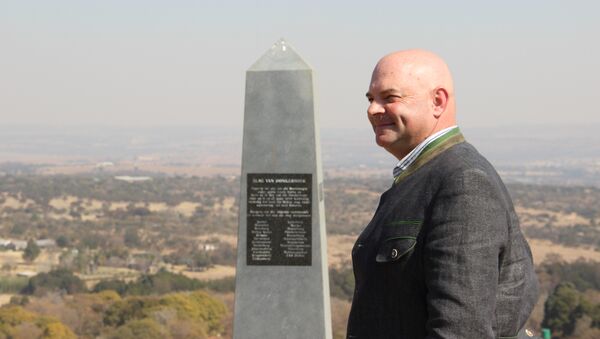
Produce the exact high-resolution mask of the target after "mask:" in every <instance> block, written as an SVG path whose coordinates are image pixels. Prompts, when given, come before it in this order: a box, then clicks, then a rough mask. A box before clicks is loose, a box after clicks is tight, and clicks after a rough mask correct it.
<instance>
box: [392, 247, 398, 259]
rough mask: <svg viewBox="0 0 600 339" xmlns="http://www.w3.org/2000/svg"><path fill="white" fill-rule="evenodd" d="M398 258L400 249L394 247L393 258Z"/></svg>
mask: <svg viewBox="0 0 600 339" xmlns="http://www.w3.org/2000/svg"><path fill="white" fill-rule="evenodd" d="M396 258H398V250H397V249H395V248H394V249H392V259H396Z"/></svg>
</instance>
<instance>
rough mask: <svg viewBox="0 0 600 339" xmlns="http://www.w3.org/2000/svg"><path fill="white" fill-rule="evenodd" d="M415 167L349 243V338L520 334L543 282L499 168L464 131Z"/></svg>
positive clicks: (430, 149) (429, 151) (430, 148)
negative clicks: (351, 291)
mask: <svg viewBox="0 0 600 339" xmlns="http://www.w3.org/2000/svg"><path fill="white" fill-rule="evenodd" d="M409 169H410V170H409V171H407V172H404V173H403V174H402V175H401V177H399V178H397V180H396V182H395V183H394V185H393V186H392V187H391V188H390V189H389V190H388V191H386V192H385V193H384V194H383V195H382V196H381V199H380V202H379V206H378V208H377V211H376V212H375V215H374V216H373V219H372V220H371V222H370V223H369V224H368V225H367V227H366V228H365V229H364V231H363V232H362V233H361V235H360V236H359V237H358V239H357V241H356V243H355V245H354V248H353V250H352V262H353V268H354V276H355V282H356V288H355V291H354V298H353V301H352V308H351V311H350V317H349V320H348V332H347V333H348V334H347V336H348V338H362V339H364V338H369V339H370V338H411V339H413V338H460V339H470V338H473V339H480V338H517V333H518V332H519V330H520V329H521V328H522V327H523V326H524V324H525V322H526V321H527V319H528V317H529V314H530V313H531V310H532V308H533V306H534V304H535V302H536V300H537V294H538V287H537V279H536V277H535V272H534V267H533V262H532V257H531V251H530V249H529V245H528V244H527V242H526V240H525V238H524V237H523V234H522V233H521V230H520V227H519V221H518V219H517V215H516V213H515V211H514V208H513V204H512V201H511V199H510V196H509V194H508V192H507V190H506V188H505V186H504V184H503V183H502V181H501V179H500V177H499V176H498V174H497V173H496V171H495V170H494V168H493V167H492V165H490V163H489V162H488V161H487V160H485V158H483V157H482V156H481V155H480V154H479V153H478V152H477V151H476V150H475V148H474V147H473V146H471V145H470V144H468V143H466V142H465V141H464V139H463V137H462V134H460V132H456V133H452V134H451V135H448V136H445V137H444V138H443V139H442V140H439V141H436V142H435V143H434V144H432V145H430V146H428V148H426V149H425V150H424V151H423V153H421V155H420V156H419V158H418V159H417V160H416V162H415V163H413V164H412V165H411V166H410V167H409Z"/></svg>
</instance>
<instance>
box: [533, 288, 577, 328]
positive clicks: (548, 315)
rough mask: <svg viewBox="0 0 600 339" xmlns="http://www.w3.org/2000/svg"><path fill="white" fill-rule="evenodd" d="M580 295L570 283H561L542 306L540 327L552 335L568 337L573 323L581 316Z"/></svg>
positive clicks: (573, 326)
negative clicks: (548, 330) (542, 317)
mask: <svg viewBox="0 0 600 339" xmlns="http://www.w3.org/2000/svg"><path fill="white" fill-rule="evenodd" d="M580 304H581V295H580V293H579V292H578V291H577V289H576V288H575V286H574V285H573V284H572V283H561V284H559V285H558V286H556V288H555V289H554V291H553V292H552V294H551V295H550V296H548V299H547V300H546V303H545V304H544V320H543V321H542V327H547V328H550V329H551V330H552V332H553V333H556V334H558V335H559V336H560V335H570V334H571V333H572V332H573V330H574V329H575V323H576V321H577V319H578V318H579V317H581V315H582V306H581V305H580Z"/></svg>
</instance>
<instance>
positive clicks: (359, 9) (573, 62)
mask: <svg viewBox="0 0 600 339" xmlns="http://www.w3.org/2000/svg"><path fill="white" fill-rule="evenodd" d="M599 12H600V5H599V4H598V2H596V1H585V2H583V1H497V2H493V3H492V2H491V1H456V0H455V1H422V2H418V1H398V0H395V1H372V2H369V1H328V2H326V1H323V2H318V1H307V0H304V1H297V2H289V1H281V0H279V1H241V0H240V1H175V0H172V1H149V0H143V1H126V0H114V1H113V0H102V1H100V0H98V1H91V0H90V1H83V0H78V1H61V0H53V1H47V0H46V1H24V0H16V1H11V0H0V118H1V120H0V121H1V123H2V124H22V123H25V124H28V123H36V124H58V125H66V124H69V125H71V124H98V123H101V124H107V125H115V124H116V125H131V124H142V125H161V124H171V125H181V124H185V125H192V124H195V125H218V126H231V127H232V128H236V129H239V128H240V126H241V124H242V120H243V98H244V82H245V71H246V69H247V68H248V67H249V66H250V65H251V64H252V63H253V62H254V61H255V60H256V59H258V58H259V57H260V56H261V55H262V54H263V53H264V52H265V51H266V50H267V49H269V47H270V46H271V45H272V44H273V43H274V42H275V41H277V40H278V39H279V38H281V37H284V38H285V39H286V40H287V41H288V42H289V43H290V44H291V45H293V46H294V47H295V49H296V50H297V51H298V52H299V54H301V55H302V56H303V57H304V58H305V59H306V61H307V62H308V63H309V64H311V65H312V66H313V68H314V70H315V72H316V78H315V79H316V80H315V85H316V88H315V90H316V93H317V109H318V112H319V114H320V121H321V126H322V127H326V128H331V127H359V126H365V125H366V124H367V121H366V113H365V111H366V106H367V105H366V103H367V102H366V100H365V98H364V93H365V91H366V89H367V85H368V82H369V78H370V73H371V70H372V67H373V66H374V64H375V62H376V61H377V59H378V58H379V57H380V56H382V55H383V54H386V53H388V52H391V51H393V50H398V49H405V48H425V49H430V50H432V51H434V52H436V53H438V54H440V55H441V56H442V57H444V58H445V59H446V60H447V62H448V64H449V65H450V68H451V70H452V72H453V74H454V77H455V82H456V88H457V97H458V114H459V121H460V123H461V124H462V125H463V126H465V127H477V126H490V125H515V124H519V123H521V122H523V123H526V124H538V123H539V124H543V123H552V124H562V123H579V124H582V123H583V124H589V123H600V114H598V113H600V112H599V109H598V106H596V103H597V101H598V100H597V98H598V94H597V93H598V92H597V91H599V90H600V85H599V83H598V81H599V79H600V61H599V60H600V44H599V43H598V39H599V38H598V34H599V33H600V20H598V13H599Z"/></svg>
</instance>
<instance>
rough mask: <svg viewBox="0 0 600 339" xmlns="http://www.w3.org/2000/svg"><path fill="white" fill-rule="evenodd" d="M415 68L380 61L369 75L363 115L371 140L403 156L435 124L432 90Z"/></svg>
mask: <svg viewBox="0 0 600 339" xmlns="http://www.w3.org/2000/svg"><path fill="white" fill-rule="evenodd" d="M426 84H427V81H424V79H421V77H420V75H419V72H418V70H415V69H412V68H411V67H408V66H403V65H402V64H399V63H398V62H395V63H394V62H384V61H382V62H380V63H379V64H378V65H377V67H376V68H375V70H374V71H373V76H372V78H371V84H370V86H369V91H368V92H367V98H368V99H369V102H370V104H369V108H368V109H367V115H368V118H369V121H370V122H371V125H372V126H373V131H374V132H375V141H376V142H377V144H378V145H379V146H381V147H383V148H385V149H386V150H387V151H388V152H390V153H392V154H393V155H395V156H396V157H399V158H400V157H403V156H404V155H406V154H407V153H408V152H410V151H411V150H412V149H413V148H414V147H416V146H417V145H418V144H419V143H420V142H421V141H423V140H424V139H425V138H427V137H428V136H429V134H430V133H431V131H432V129H433V128H434V126H435V119H434V118H433V102H432V91H431V89H428V87H427V85H426Z"/></svg>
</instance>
